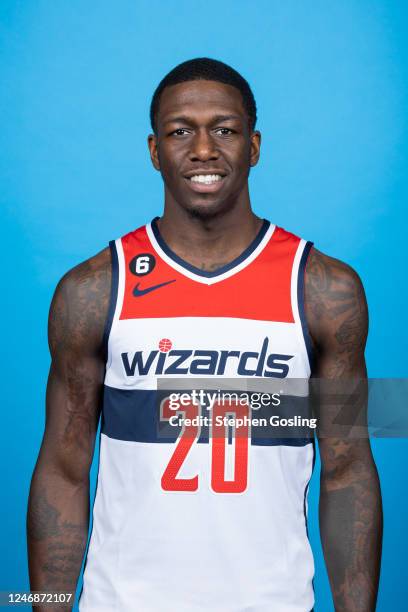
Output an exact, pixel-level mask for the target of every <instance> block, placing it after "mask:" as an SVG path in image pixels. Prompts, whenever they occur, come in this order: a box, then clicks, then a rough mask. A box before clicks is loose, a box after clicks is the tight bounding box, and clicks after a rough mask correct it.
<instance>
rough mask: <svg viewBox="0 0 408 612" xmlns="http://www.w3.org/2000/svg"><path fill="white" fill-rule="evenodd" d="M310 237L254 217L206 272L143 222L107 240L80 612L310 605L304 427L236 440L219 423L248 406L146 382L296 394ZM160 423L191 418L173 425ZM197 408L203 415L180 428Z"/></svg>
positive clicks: (293, 611)
mask: <svg viewBox="0 0 408 612" xmlns="http://www.w3.org/2000/svg"><path fill="white" fill-rule="evenodd" d="M311 246H312V243H310V242H306V241H305V240H303V239H301V238H299V237H297V236H295V235H294V234H291V233H289V232H287V231H286V230H284V229H283V228H280V227H276V226H274V225H272V224H271V223H270V222H269V221H267V220H264V222H263V225H262V228H261V229H260V231H259V232H258V235H257V236H256V238H255V239H254V240H253V242H252V243H251V245H250V246H249V247H248V248H247V249H246V250H245V251H244V252H243V253H242V254H241V256H240V257H238V258H236V259H235V260H234V261H232V262H231V263H229V264H228V265H225V266H223V267H222V268H219V269H217V270H216V271H215V272H206V271H203V270H200V269H199V268H196V267H194V266H192V265H190V264H189V263H187V262H186V261H184V260H182V259H181V258H180V257H178V256H177V254H176V253H174V252H173V251H172V250H171V249H170V248H169V247H168V246H167V244H166V243H165V242H164V240H163V238H162V237H161V235H160V232H159V229H158V225H157V218H156V219H154V220H153V221H152V222H151V223H149V224H147V225H146V226H143V227H140V228H139V229H137V230H135V231H133V232H130V233H129V234H127V235H126V236H124V237H122V238H121V239H118V240H116V241H113V242H112V243H111V244H110V247H111V253H112V291H111V303H110V311H109V317H108V323H107V327H106V331H105V340H106V348H107V355H108V357H107V364H106V375H105V386H104V401H103V410H102V420H101V434H100V456H99V472H98V480H97V488H96V496H95V501H94V507H93V526H92V532H91V537H90V541H89V546H88V552H87V556H86V563H85V570H84V581H83V588H82V592H81V597H80V602H79V609H80V611H81V612H199V611H200V612H204V611H206V612H207V611H212V612H244V611H245V612H309V611H310V610H311V609H312V608H313V604H314V595H313V586H312V579H313V573H314V564H313V557H312V552H311V548H310V545H309V540H308V536H307V519H306V516H307V490H308V484H309V480H310V478H311V474H312V469H313V463H314V442H313V436H305V437H293V438H291V437H277V436H276V435H272V434H271V435H269V434H266V435H265V434H260V435H259V436H258V437H257V436H256V435H254V432H255V430H256V426H255V427H252V425H251V422H248V420H247V425H246V426H243V427H242V429H243V431H244V435H241V436H239V435H238V428H237V426H236V425H235V428H234V424H232V425H231V426H230V425H228V424H226V425H225V424H224V421H223V420H222V419H223V418H224V417H228V418H229V416H232V417H234V416H235V417H236V418H238V416H240V417H242V418H243V422H244V421H245V419H244V417H248V414H249V412H248V406H245V405H244V404H243V405H242V406H241V405H239V404H238V403H237V402H235V404H234V402H232V403H230V404H228V402H227V406H226V407H225V406H223V405H222V403H221V402H220V401H216V400H214V403H213V405H212V406H211V410H210V409H209V407H207V408H206V409H205V410H204V409H203V407H202V406H201V403H202V397H201V396H200V398H199V400H198V401H197V402H190V403H189V402H188V401H186V402H185V404H184V405H179V407H178V408H177V410H175V409H174V407H173V408H171V406H170V405H169V396H168V394H167V395H166V392H165V393H164V395H163V392H162V391H161V389H162V387H163V381H164V383H165V384H167V383H168V384H169V387H170V386H171V383H173V382H174V384H176V383H178V384H179V387H178V388H179V389H181V388H183V384H184V383H185V385H184V388H185V389H192V388H195V389H197V390H198V389H200V381H203V383H204V381H205V382H206V385H207V387H206V388H207V389H208V384H210V386H211V385H213V389H218V390H219V388H220V386H219V385H220V384H221V383H222V382H223V381H226V384H227V388H228V387H230V386H231V384H234V385H235V383H236V385H237V387H239V388H240V389H242V388H245V389H250V388H251V389H256V385H257V384H258V383H259V384H264V383H277V384H278V387H277V388H278V389H279V383H281V382H282V383H283V381H289V382H290V381H292V380H293V381H296V380H297V381H300V382H301V383H302V381H303V383H305V384H300V387H301V388H300V390H298V391H295V392H294V393H293V397H295V399H296V400H297V401H299V402H300V403H302V400H303V399H305V398H306V399H307V390H305V387H306V388H307V383H308V378H309V377H310V356H311V353H310V337H309V336H308V332H307V327H306V323H305V315H304V305H303V292H304V270H305V265H306V260H307V256H308V253H309V251H310V247H311ZM192 381H194V386H192ZM212 381H213V382H212ZM180 383H181V387H180ZM251 385H252V386H251ZM173 397H175V396H173ZM166 398H167V399H166ZM204 403H205V402H204ZM262 410H264V409H263V408H262ZM260 412H261V411H259V413H260ZM204 413H205V414H204ZM269 413H271V409H270V408H269ZM272 413H273V412H272ZM274 414H278V412H276V411H275V412H274ZM206 415H207V416H208V415H210V416H211V417H212V422H211V421H210V420H207V422H204V421H203V417H204V416H206ZM172 417H175V418H176V420H177V419H178V418H182V417H183V418H186V419H187V418H188V417H191V420H190V422H187V421H186V423H185V424H181V425H180V426H178V427H177V426H176V427H175V426H173V425H171V426H170V424H171V418H172ZM196 417H200V418H201V420H202V421H203V422H199V420H196V425H194V424H193V423H194V418H196ZM215 417H217V418H215ZM218 417H221V419H220V421H219V423H220V424H218V423H217V424H215V421H218ZM173 421H174V418H173ZM248 423H249V424H248ZM268 426H269V425H268ZM270 429H271V430H272V429H273V428H272V427H271V428H270ZM217 431H218V432H220V431H221V432H222V435H218V436H217V435H216V433H217ZM259 431H260V429H259ZM234 432H235V434H234V436H233V435H232V433H234ZM224 434H225V436H224Z"/></svg>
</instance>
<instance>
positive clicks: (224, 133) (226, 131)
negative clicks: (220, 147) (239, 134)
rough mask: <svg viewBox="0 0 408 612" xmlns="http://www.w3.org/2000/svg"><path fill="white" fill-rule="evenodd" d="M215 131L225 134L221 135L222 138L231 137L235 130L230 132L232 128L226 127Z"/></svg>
mask: <svg viewBox="0 0 408 612" xmlns="http://www.w3.org/2000/svg"><path fill="white" fill-rule="evenodd" d="M215 131H216V132H223V133H222V134H221V136H229V135H230V134H233V133H234V130H230V128H226V127H222V128H217V129H216V130H215Z"/></svg>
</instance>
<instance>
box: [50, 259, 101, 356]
mask: <svg viewBox="0 0 408 612" xmlns="http://www.w3.org/2000/svg"><path fill="white" fill-rule="evenodd" d="M111 277H112V263H111V254H110V249H109V248H106V249H104V250H103V251H101V252H100V253H98V254H97V255H95V256H93V257H91V258H90V259H87V260H86V261H84V262H82V263H80V264H79V265H77V266H75V267H74V268H72V269H71V270H69V271H68V272H67V273H66V274H65V275H64V276H63V277H62V278H61V280H60V281H59V283H58V285H57V287H56V290H55V293H54V297H53V299H52V303H51V308H50V315H49V340H50V349H51V353H53V352H54V351H55V350H57V348H62V347H64V346H65V347H67V346H70V347H71V348H72V347H82V346H84V345H86V346H88V347H89V350H95V349H99V347H101V346H102V339H103V332H104V328H105V323H106V319H107V315H108V310H109V301H110V291H111Z"/></svg>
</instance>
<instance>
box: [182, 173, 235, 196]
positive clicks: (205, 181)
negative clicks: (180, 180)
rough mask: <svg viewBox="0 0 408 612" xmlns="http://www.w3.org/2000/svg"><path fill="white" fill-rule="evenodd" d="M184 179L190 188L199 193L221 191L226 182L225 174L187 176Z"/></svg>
mask: <svg viewBox="0 0 408 612" xmlns="http://www.w3.org/2000/svg"><path fill="white" fill-rule="evenodd" d="M184 179H185V180H186V181H187V183H188V184H189V186H190V188H191V189H192V190H193V191H195V192H198V193H214V192H216V191H218V190H219V189H221V187H222V185H223V182H224V180H225V175H223V174H199V173H197V174H192V175H191V176H185V177H184Z"/></svg>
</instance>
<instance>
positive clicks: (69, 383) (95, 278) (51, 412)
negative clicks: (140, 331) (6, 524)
mask: <svg viewBox="0 0 408 612" xmlns="http://www.w3.org/2000/svg"><path fill="white" fill-rule="evenodd" d="M110 277H111V264H110V254H109V250H108V249H106V250H104V251H102V252H101V253H99V254H98V255H96V256H95V257H93V258H92V259H90V260H89V261H87V262H85V263H83V264H81V265H80V266H78V267H77V268H74V269H73V270H72V271H71V272H69V273H68V274H67V275H66V276H65V277H64V278H63V279H62V280H61V282H60V283H59V285H58V287H57V289H56V292H55V295H54V298H53V301H52V304H51V309H50V317H49V345H50V351H51V357H52V362H51V368H50V373H49V379H48V386H47V408H46V425H45V432H44V437H43V441H42V444H41V449H40V453H39V456H38V459H37V463H36V466H35V469H34V473H33V477H32V481H31V488H30V496H29V502H28V514H27V545H28V558H29V573H30V586H31V590H35V591H43V592H44V591H60V592H66V593H68V592H71V593H73V594H74V593H75V588H76V584H77V580H78V576H79V573H80V569H81V564H82V559H83V555H84V551H85V547H86V542H87V535H88V526H89V468H90V465H91V462H92V455H93V450H94V444H95V435H96V431H97V425H98V420H99V414H100V408H101V400H102V389H103V376H104V364H105V356H104V352H103V346H102V345H103V343H102V338H103V331H104V327H105V321H106V317H107V310H108V304H109V293H110V282H111V278H110ZM72 599H73V598H72ZM72 603H73V601H72ZM36 609H37V610H42V608H41V606H38V607H36ZM45 609H47V610H48V611H49V610H50V607H49V606H48V607H47V608H44V610H45Z"/></svg>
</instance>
